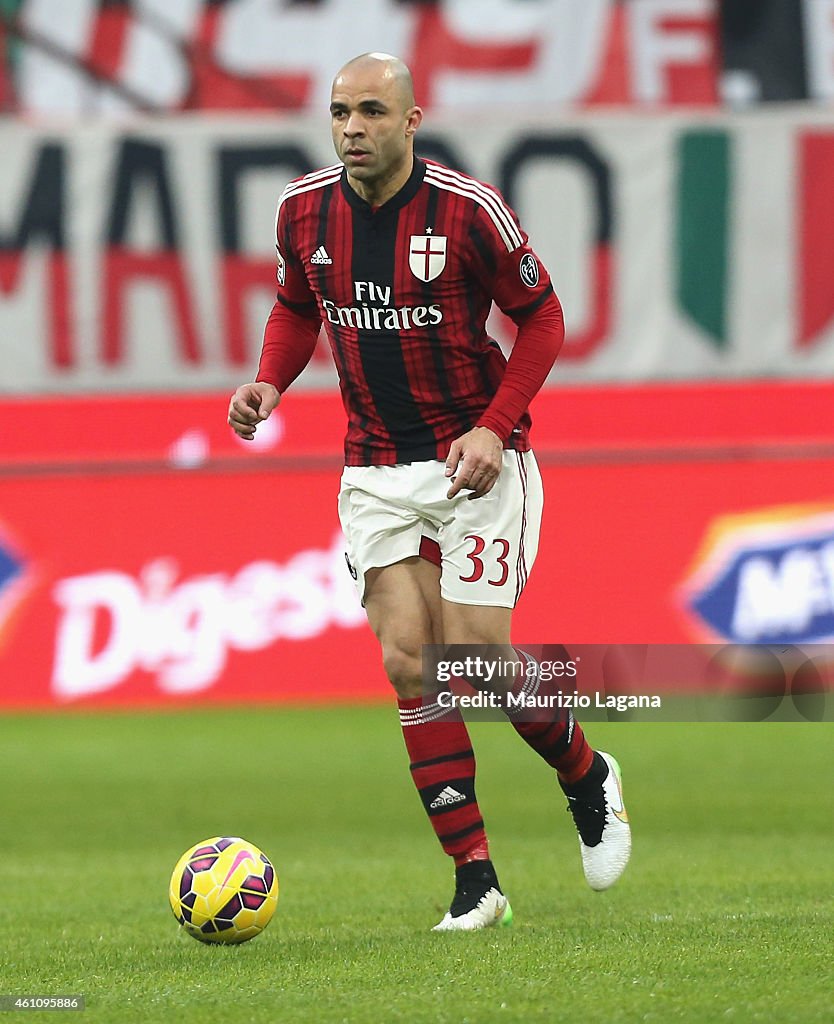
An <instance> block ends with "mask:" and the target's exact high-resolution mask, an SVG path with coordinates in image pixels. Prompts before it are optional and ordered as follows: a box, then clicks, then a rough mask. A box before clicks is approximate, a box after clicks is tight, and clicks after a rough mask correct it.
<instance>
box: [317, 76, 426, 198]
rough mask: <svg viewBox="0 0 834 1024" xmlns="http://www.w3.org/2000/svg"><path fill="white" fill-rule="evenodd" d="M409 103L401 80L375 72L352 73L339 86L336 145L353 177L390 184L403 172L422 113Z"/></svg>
mask: <svg viewBox="0 0 834 1024" xmlns="http://www.w3.org/2000/svg"><path fill="white" fill-rule="evenodd" d="M406 102H407V101H406V99H405V97H404V96H403V94H402V89H401V87H400V85H399V83H398V82H397V80H396V78H395V77H394V76H393V75H391V74H390V73H386V72H385V71H381V70H378V69H375V68H361V67H360V68H349V69H346V70H345V71H343V72H342V73H341V74H340V75H339V76H338V78H337V79H336V81H335V82H334V83H333V92H332V96H331V102H330V117H331V126H332V131H333V145H334V146H335V148H336V153H337V154H338V156H339V159H340V160H341V161H342V163H343V164H344V165H345V167H346V168H347V171H348V174H349V175H350V176H351V177H352V178H354V179H356V180H357V181H361V182H374V181H379V180H385V179H386V178H388V177H390V176H392V175H395V174H396V173H397V171H398V170H399V169H400V168H402V167H403V165H404V163H405V162H406V160H407V159H408V154H409V148H410V147H409V140H410V138H411V136H412V135H413V132H414V129H415V128H416V124H415V123H414V121H415V117H416V116H417V115H415V113H414V112H415V111H417V110H418V108H416V107H411V108H409V107H407V106H406ZM418 123H419V121H418Z"/></svg>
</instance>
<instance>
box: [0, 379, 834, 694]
mask: <svg viewBox="0 0 834 1024" xmlns="http://www.w3.org/2000/svg"><path fill="white" fill-rule="evenodd" d="M832 402H834V385H832V384H816V385H808V384H802V385H794V384H759V385H752V384H747V385H717V386H711V387H691V386H690V387H685V386H677V387H647V388H640V389H637V388H624V387H623V388H608V389H600V388H585V389H582V388H577V389H565V390H564V391H558V392H550V393H547V394H543V395H541V396H540V397H539V399H537V401H536V404H535V405H534V408H533V413H534V440H535V442H536V447H537V452H538V455H539V460H540V463H541V465H542V472H543V476H544V481H545V490H546V499H547V500H546V509H545V522H544V529H543V534H542V543H541V547H540V552H539V557H538V562H537V564H536V567H535V569H534V571H533V573H532V575H531V578H530V582H529V585H528V588H527V591H526V592H525V594H524V596H523V598H522V600H521V603H520V605H519V607H518V610H517V613H516V617H515V629H514V634H515V639H516V640H517V641H518V642H519V643H527V644H539V643H580V644H604V643H692V642H711V643H727V642H739V643H784V644H800V643H813V642H819V641H830V640H832V639H834V472H832V470H834V426H832V422H834V421H832V418H831V416H830V409H831V408H832ZM226 403H227V397H226V396H224V395H211V396H201V397H198V398H193V399H192V398H184V397H182V396H176V397H153V396H149V397H132V398H119V399H115V400H110V399H90V400H83V399H76V400H62V401H56V400H28V401H24V400H19V401H13V402H6V403H2V404H0V706H2V707H5V708H9V709H11V708H28V707H42V708H46V707H59V708H66V707H78V706H88V705H109V706H134V705H152V704H182V703H184V702H191V701H202V702H261V701H262V702H267V701H281V700H298V701H316V700H356V699H380V698H383V697H384V696H385V695H386V694H387V692H388V691H387V683H386V682H385V679H384V676H383V673H382V668H381V664H380V660H379V657H378V652H377V649H376V643H375V641H374V639H373V637H372V635H371V633H370V631H369V629H368V628H367V626H366V624H365V620H364V613H363V612H362V609H361V608H360V607H359V603H358V600H357V598H356V595H355V591H354V589H353V583H352V580H351V578H350V575H349V573H348V571H347V567H346V565H345V560H344V554H343V547H342V539H341V535H340V532H339V527H338V520H337V516H336V501H335V498H336V491H337V487H338V476H339V469H340V457H339V445H340V436H341V432H342V427H343V422H342V412H341V409H340V405H339V400H338V397H337V396H335V395H309V394H298V395H290V396H288V397H287V399H286V401H285V403H284V404H283V405H282V407H281V410H280V417H278V418H276V420H275V421H274V422H272V421H270V423H269V424H268V426H269V429H268V430H266V431H263V430H262V435H263V436H262V437H261V439H260V440H259V441H257V442H256V443H255V444H253V445H244V443H243V442H239V441H238V440H237V439H235V438H234V437H233V436H232V435H231V433H230V431H229V430H228V428H227V427H226V425H225V408H226Z"/></svg>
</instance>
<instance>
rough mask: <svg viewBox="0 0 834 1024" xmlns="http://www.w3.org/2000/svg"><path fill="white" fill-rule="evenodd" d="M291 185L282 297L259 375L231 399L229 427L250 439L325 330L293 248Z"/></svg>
mask: <svg viewBox="0 0 834 1024" xmlns="http://www.w3.org/2000/svg"><path fill="white" fill-rule="evenodd" d="M289 187H290V186H288V188H287V190H285V192H284V194H283V195H282V197H281V199H280V200H279V203H278V215H277V217H276V224H275V250H276V256H277V260H278V270H277V274H276V276H277V279H278V295H277V298H276V300H275V305H274V306H273V307H272V312H271V313H270V314H269V318H268V319H267V322H266V327H265V328H264V341H263V347H262V349H261V360H260V364H259V366H258V374H257V377H256V378H255V380H254V381H252V382H251V383H249V384H243V385H241V387H239V388H238V389H237V391H235V393H234V394H233V395H232V399H231V401H230V403H229V417H228V422H229V426H230V427H232V429H233V430H234V431H235V433H237V435H238V436H239V437H242V438H243V439H244V440H246V441H251V440H252V438H253V437H254V436H255V431H256V429H257V426H258V423H260V422H261V421H262V420H265V419H266V418H267V417H268V416H269V414H270V413H271V412H272V410H273V409H275V408H276V407H277V405H278V403H279V402H280V401H281V395H282V394H283V392H284V391H286V389H287V388H288V387H289V386H290V384H292V382H293V381H294V380H295V379H296V377H298V375H299V374H300V373H301V371H302V370H303V369H304V367H305V366H306V365H307V363H309V362H310V359H311V358H312V355H313V352H314V351H315V348H316V341H317V339H318V336H319V331H320V329H321V318H320V316H319V312H318V306H317V303H316V297H315V295H314V294H313V292H312V290H311V289H310V284H309V281H308V280H307V278H306V275H305V273H304V268H303V266H302V265H301V263H300V262H299V261H298V259H297V258H296V256H295V254H294V252H293V246H292V238H291V232H290V215H289V206H290V205H291V204H289V203H287V202H285V200H286V197H287V193H288V191H289Z"/></svg>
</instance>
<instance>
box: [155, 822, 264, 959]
mask: <svg viewBox="0 0 834 1024" xmlns="http://www.w3.org/2000/svg"><path fill="white" fill-rule="evenodd" d="M168 898H169V900H170V902H171V910H173V912H174V917H175V918H176V919H177V921H179V923H180V924H181V925H182V927H183V929H184V930H185V931H186V932H188V934H189V935H191V936H192V937H193V938H195V939H199V940H200V942H215V943H217V942H221V943H236V942H246V941H247V940H248V939H253V938H254V937H255V936H256V935H258V934H259V933H260V932H262V931H263V930H264V928H266V926H267V925H268V924H269V922H270V921H271V920H272V915H273V914H274V913H275V908H276V906H277V905H278V877H277V876H276V874H275V868H273V866H272V864H271V863H270V862H269V858H268V857H267V856H266V854H264V853H262V852H261V851H260V850H259V849H258V847H257V846H253V845H252V843H247V842H246V840H245V839H240V838H239V837H236V836H215V837H214V839H206V840H204V841H203V842H202V843H197V844H196V846H192V847H191V849H190V850H186V852H185V853H184V854H183V855H182V857H180V859H179V860H178V861H177V866H176V867H175V868H174V873H173V875H171V884H170V886H169V889H168Z"/></svg>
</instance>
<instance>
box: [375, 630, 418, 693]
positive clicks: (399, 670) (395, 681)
mask: <svg viewBox="0 0 834 1024" xmlns="http://www.w3.org/2000/svg"><path fill="white" fill-rule="evenodd" d="M421 654H422V652H421V650H420V649H419V648H418V649H417V650H412V649H411V648H410V647H409V646H407V645H405V644H399V643H383V645H382V664H383V667H384V669H385V674H386V675H387V676H388V679H389V680H390V682H391V685H392V686H393V687H394V689H395V690H396V691H397V696H398V697H401V698H406V699H407V698H410V697H419V696H420V694H421V693H422V672H423V660H422V656H421Z"/></svg>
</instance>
